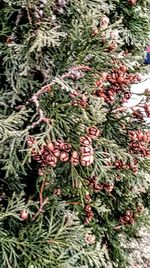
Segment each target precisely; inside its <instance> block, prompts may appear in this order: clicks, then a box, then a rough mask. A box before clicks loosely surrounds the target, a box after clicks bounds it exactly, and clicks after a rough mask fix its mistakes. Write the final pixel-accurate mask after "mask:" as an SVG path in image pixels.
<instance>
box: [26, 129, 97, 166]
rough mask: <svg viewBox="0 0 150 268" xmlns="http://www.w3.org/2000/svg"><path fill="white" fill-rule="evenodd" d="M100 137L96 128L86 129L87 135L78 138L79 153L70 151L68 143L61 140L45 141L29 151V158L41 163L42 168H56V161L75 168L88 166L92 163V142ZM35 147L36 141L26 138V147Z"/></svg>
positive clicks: (31, 137)
mask: <svg viewBox="0 0 150 268" xmlns="http://www.w3.org/2000/svg"><path fill="white" fill-rule="evenodd" d="M99 135H100V130H99V129H98V128H97V127H91V128H88V129H87V135H86V136H83V137H80V147H79V152H78V151H75V150H72V146H71V144H70V143H67V142H65V141H63V140H56V141H53V142H51V141H47V142H46V143H45V144H44V145H42V146H41V147H40V146H37V147H38V149H37V150H36V149H34V148H32V149H31V156H32V158H33V159H34V160H36V161H37V162H39V163H41V165H42V166H51V167H56V165H57V162H58V160H60V161H62V162H70V163H71V164H72V165H74V166H77V165H78V164H81V165H82V166H86V167H88V166H90V165H91V164H92V163H93V161H94V155H93V147H92V140H93V139H95V138H96V137H98V136H99ZM34 144H36V145H37V141H36V139H35V138H34V137H33V136H30V137H28V140H27V145H28V146H29V147H32V146H33V145H34Z"/></svg>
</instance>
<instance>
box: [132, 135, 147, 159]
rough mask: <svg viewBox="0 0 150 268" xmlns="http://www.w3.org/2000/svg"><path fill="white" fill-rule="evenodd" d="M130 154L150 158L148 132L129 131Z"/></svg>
mask: <svg viewBox="0 0 150 268" xmlns="http://www.w3.org/2000/svg"><path fill="white" fill-rule="evenodd" d="M129 138H130V140H131V141H130V143H129V146H130V153H136V154H140V155H141V156H150V131H142V130H135V131H129Z"/></svg>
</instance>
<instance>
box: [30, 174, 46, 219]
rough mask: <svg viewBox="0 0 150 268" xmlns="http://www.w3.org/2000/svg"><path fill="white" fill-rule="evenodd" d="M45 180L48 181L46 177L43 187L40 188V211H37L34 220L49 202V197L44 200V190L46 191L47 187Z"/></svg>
mask: <svg viewBox="0 0 150 268" xmlns="http://www.w3.org/2000/svg"><path fill="white" fill-rule="evenodd" d="M45 182H46V179H44V180H43V181H42V185H41V188H40V193H39V198H40V207H39V209H38V211H37V212H36V213H35V215H34V217H33V219H32V221H34V220H35V219H36V218H37V217H38V216H39V215H40V213H42V212H43V207H44V206H45V205H46V204H47V203H48V197H46V198H45V199H44V200H43V191H44V187H45Z"/></svg>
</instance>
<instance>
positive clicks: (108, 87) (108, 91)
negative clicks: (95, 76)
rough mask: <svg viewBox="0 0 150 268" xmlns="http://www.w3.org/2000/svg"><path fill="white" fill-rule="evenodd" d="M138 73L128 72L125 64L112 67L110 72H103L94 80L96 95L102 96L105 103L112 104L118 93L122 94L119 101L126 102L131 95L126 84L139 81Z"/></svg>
mask: <svg viewBox="0 0 150 268" xmlns="http://www.w3.org/2000/svg"><path fill="white" fill-rule="evenodd" d="M140 80H141V77H140V76H139V74H137V75H134V74H129V73H128V69H127V67H126V66H125V65H123V64H122V65H120V66H119V67H118V68H116V69H113V70H112V72H111V73H106V72H103V73H102V74H101V78H100V79H99V80H97V81H96V86H97V87H98V89H97V90H96V92H95V94H96V96H98V97H100V98H102V99H103V100H104V101H105V102H106V103H108V104H112V103H114V102H115V101H116V96H117V95H118V94H120V95H121V97H122V94H123V95H124V97H123V98H122V99H121V102H122V103H123V102H126V101H127V100H128V99H130V97H131V92H130V91H129V89H128V86H129V85H130V84H131V83H133V82H135V81H140Z"/></svg>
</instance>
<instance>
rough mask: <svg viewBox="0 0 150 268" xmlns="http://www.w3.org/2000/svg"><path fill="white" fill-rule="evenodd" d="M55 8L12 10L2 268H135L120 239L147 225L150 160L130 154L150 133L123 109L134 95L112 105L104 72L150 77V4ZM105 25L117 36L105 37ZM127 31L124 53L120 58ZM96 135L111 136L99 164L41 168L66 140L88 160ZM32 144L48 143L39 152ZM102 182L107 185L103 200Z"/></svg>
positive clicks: (96, 2) (0, 94) (2, 148)
mask: <svg viewBox="0 0 150 268" xmlns="http://www.w3.org/2000/svg"><path fill="white" fill-rule="evenodd" d="M43 2H44V1H43ZM44 3H45V4H43V5H42V7H41V4H42V3H41V4H40V1H36V0H32V1H28V0H18V1H11V0H2V1H1V7H0V18H1V19H0V20H1V29H0V30H1V31H0V62H1V64H0V209H1V210H0V267H2V268H11V267H12V268H20V267H23V268H48V267H50V268H53V267H56V268H57V267H58V268H64V267H66V268H75V267H76V268H77V267H80V268H88V267H91V268H94V267H98V268H105V267H107V266H108V264H109V262H111V263H112V265H113V266H114V267H118V268H126V267H127V265H128V264H127V260H126V257H124V256H123V254H124V252H123V247H122V246H121V236H120V234H125V236H127V237H130V236H131V235H134V234H135V233H136V232H137V230H138V228H140V226H142V225H143V224H145V222H146V219H147V218H148V217H149V215H148V213H147V210H146V208H149V192H150V190H149V189H150V181H149V174H150V168H149V167H150V165H149V162H150V160H149V157H145V158H144V157H142V156H141V155H139V154H135V153H131V152H130V151H129V147H130V146H129V142H130V139H129V135H128V133H129V131H136V130H138V129H141V130H148V129H149V127H148V125H147V124H146V122H145V121H144V119H143V120H139V119H138V118H135V117H134V116H133V114H132V113H131V112H128V111H124V112H118V111H117V109H118V108H120V106H122V102H121V100H122V98H123V96H124V95H123V94H124V91H125V92H126V93H129V92H130V85H125V84H124V86H123V87H122V90H121V92H119V93H117V94H116V95H115V101H114V102H110V103H108V102H107V101H105V100H104V99H102V98H101V97H100V96H99V97H98V96H97V95H98V94H96V91H97V89H99V90H102V87H105V88H106V89H107V92H108V91H109V90H110V83H109V81H105V83H104V85H103V86H102V87H101V86H99V87H98V86H97V85H95V84H96V83H97V81H99V80H101V76H102V72H105V73H106V72H107V74H108V73H109V74H111V73H113V72H114V69H116V68H117V67H118V66H119V64H125V65H126V66H127V68H128V74H130V75H131V76H132V75H133V73H135V72H136V71H140V68H141V67H142V69H143V72H144V67H143V66H140V63H141V61H143V50H144V46H145V45H146V44H148V42H149V36H148V31H149V27H150V20H149V18H150V16H149V5H148V4H147V1H140V0H139V1H137V4H136V5H134V6H132V5H130V4H129V3H128V1H125V0H124V1H119V0H113V1H108V0H66V1H54V0H47V1H45V2H44ZM39 12H41V13H39ZM104 15H106V16H107V19H108V18H109V23H108V25H107V27H106V28H102V27H101V20H102V19H103V16H104ZM116 30H117V33H118V37H117V38H116V39H117V40H116V43H117V47H116V49H113V48H112V49H111V48H110V42H111V41H112V39H111V33H112V32H113V31H116ZM126 50H128V54H126V55H124V52H125V51H126ZM118 62H119V63H118ZM85 66H86V67H87V66H88V70H85V69H84V68H83V67H85ZM73 68H77V69H73ZM78 68H79V69H78ZM129 78H130V77H129ZM45 86H46V88H45ZM117 86H118V84H117V83H116V82H115V83H114V84H113V85H111V87H112V88H111V89H112V90H113V89H114V88H116V87H117ZM75 92H77V93H78V95H77V96H74V97H72V96H73V94H74V93H75ZM100 93H101V92H100ZM74 101H77V102H75V103H74ZM92 126H96V127H97V128H98V129H99V130H100V131H101V134H100V135H99V136H98V137H97V139H95V140H93V141H92V147H93V152H94V153H93V154H94V162H93V164H92V165H90V166H88V167H86V166H83V165H81V164H80V165H77V166H73V165H71V163H70V162H69V161H67V162H63V161H58V162H57V165H56V167H51V166H46V164H45V165H44V171H43V169H42V170H41V163H40V161H35V159H33V157H32V156H33V153H34V154H35V153H37V154H38V153H39V151H40V153H41V154H42V152H43V151H42V150H43V148H44V146H46V144H47V142H48V141H51V142H55V141H56V140H58V139H59V140H64V141H65V142H66V143H69V144H71V146H72V150H77V151H79V147H80V137H81V136H85V135H87V129H88V128H90V127H92ZM29 136H31V137H34V138H35V139H36V141H37V143H33V144H32V145H31V146H29V147H28V146H27V141H28V137H29ZM116 161H121V162H122V163H123V167H122V168H117V167H116V166H115V162H116ZM135 161H137V162H138V172H135V171H134V170H133V166H134V164H135ZM91 178H96V180H97V183H98V184H99V185H101V186H102V185H105V187H103V189H101V190H99V191H97V192H96V191H95V190H93V189H92V186H89V179H91ZM109 184H111V185H113V189H112V191H110V190H109V189H107V187H108V185H109ZM42 187H43V188H42ZM22 191H23V192H24V194H22ZM86 195H88V196H90V198H91V200H90V201H87V200H86ZM31 200H32V201H31ZM38 200H39V201H38ZM86 205H89V206H90V207H91V209H92V212H93V215H94V217H93V219H92V221H90V222H89V224H88V225H86V224H83V223H84V220H85V218H86V211H85V207H86ZM140 208H141V210H140ZM142 208H143V210H142ZM22 211H26V212H27V213H28V216H27V219H26V220H23V219H22V218H21V213H22ZM126 211H132V213H133V217H134V220H135V222H134V223H133V222H132V224H131V223H130V224H123V223H121V218H120V217H122V216H123V215H124V214H125V213H126ZM89 234H90V235H91V236H92V237H90V239H93V241H92V242H91V241H88V240H87V236H88V235H89Z"/></svg>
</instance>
